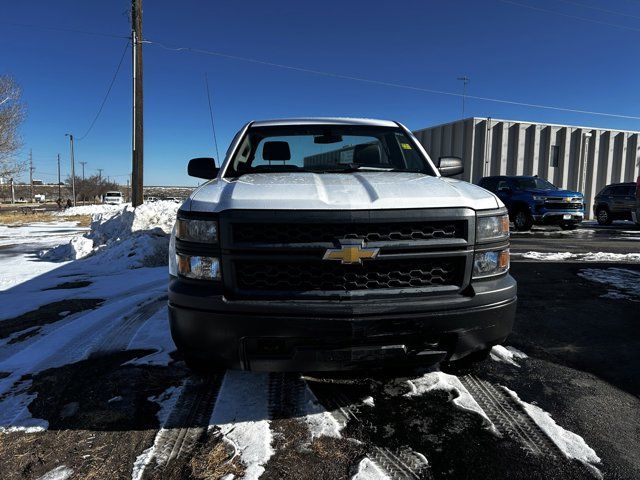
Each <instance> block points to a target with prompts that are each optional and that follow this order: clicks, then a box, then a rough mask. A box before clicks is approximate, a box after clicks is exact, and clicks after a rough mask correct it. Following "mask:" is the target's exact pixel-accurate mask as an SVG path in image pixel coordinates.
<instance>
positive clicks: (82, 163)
mask: <svg viewBox="0 0 640 480" xmlns="http://www.w3.org/2000/svg"><path fill="white" fill-rule="evenodd" d="M86 164H87V162H80V165H82V192H80V195H82V205H84V200H85V197H86V196H87V194H86V191H87V186H86V184H85V183H84V166H85V165H86Z"/></svg>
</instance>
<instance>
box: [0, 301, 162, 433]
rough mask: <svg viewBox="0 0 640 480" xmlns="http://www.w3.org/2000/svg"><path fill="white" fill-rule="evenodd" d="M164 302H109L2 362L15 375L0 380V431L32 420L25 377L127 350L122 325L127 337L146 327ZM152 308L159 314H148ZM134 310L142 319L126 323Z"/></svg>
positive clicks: (126, 340) (135, 318)
mask: <svg viewBox="0 0 640 480" xmlns="http://www.w3.org/2000/svg"><path fill="white" fill-rule="evenodd" d="M163 298H165V293H164V292H161V291H159V292H157V293H156V294H155V295H154V294H150V293H147V292H145V293H144V294H138V295H136V296H135V297H133V298H126V299H118V300H115V301H111V302H106V303H105V304H103V305H102V306H101V307H99V308H97V309H95V310H90V311H89V312H87V313H86V314H85V315H81V316H79V317H77V318H76V319H74V320H73V321H72V322H69V323H67V324H65V325H64V326H62V327H60V328H59V329H57V330H55V331H52V332H50V334H49V335H46V336H44V337H42V338H40V339H39V340H38V341H36V342H33V343H32V344H30V345H28V346H27V347H25V348H24V349H22V350H20V351H18V352H15V353H14V354H13V355H12V356H11V357H9V358H7V359H5V360H3V362H2V363H0V365H2V367H0V370H1V369H2V368H6V370H7V371H12V372H13V373H12V375H10V376H8V377H6V378H4V379H2V380H0V427H10V426H12V425H14V424H15V423H16V421H17V420H18V419H21V418H23V417H24V418H29V415H28V410H27V409H28V406H29V404H30V403H31V400H33V398H32V396H28V395H26V391H27V390H28V389H29V387H30V385H31V381H30V380H26V381H22V380H21V378H22V377H23V375H25V374H32V373H37V372H40V371H42V370H45V369H47V368H53V367H58V366H61V365H67V364H70V363H74V362H77V361H79V360H83V359H85V358H88V357H89V356H92V355H93V354H94V352H95V351H96V348H100V346H103V347H104V346H107V347H108V346H110V345H111V346H118V345H120V344H121V343H123V344H124V346H123V347H122V349H125V348H126V346H127V345H128V342H129V340H130V338H126V339H123V338H119V337H118V335H122V334H123V329H121V325H123V324H126V325H127V326H126V327H125V328H124V334H126V333H127V331H129V330H130V329H133V328H134V327H137V326H138V323H140V322H142V323H144V320H146V318H148V317H146V315H149V316H151V315H152V314H153V313H154V312H155V311H157V309H158V308H157V304H158V302H160V301H161V300H162V299H163ZM162 302H163V303H164V300H162ZM140 305H142V306H143V307H142V309H140ZM153 306H155V307H156V310H154V311H151V312H150V313H149V310H151V309H152V307H153ZM132 309H133V310H134V311H135V312H137V311H138V310H140V311H141V316H138V315H136V314H134V315H131V316H130V317H128V318H127V319H125V320H124V321H123V320H122V318H123V316H125V315H126V314H127V313H129V312H130V311H131V310H132ZM136 309H138V310H136ZM85 318H86V320H85ZM83 320H85V322H83ZM109 320H111V321H109ZM127 320H131V322H129V321H127ZM133 321H135V323H133ZM92 327H93V329H92ZM52 338H53V339H54V340H53V341H52ZM34 352H36V353H34ZM7 402H8V403H7ZM14 404H15V405H14Z"/></svg>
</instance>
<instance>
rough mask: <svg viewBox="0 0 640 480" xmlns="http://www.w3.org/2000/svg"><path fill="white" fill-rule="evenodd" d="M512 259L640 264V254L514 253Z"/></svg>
mask: <svg viewBox="0 0 640 480" xmlns="http://www.w3.org/2000/svg"><path fill="white" fill-rule="evenodd" d="M511 256H512V257H522V258H527V259H530V260H539V261H543V262H557V261H562V260H577V261H579V262H628V263H640V253H611V252H588V253H570V252H525V253H512V254H511Z"/></svg>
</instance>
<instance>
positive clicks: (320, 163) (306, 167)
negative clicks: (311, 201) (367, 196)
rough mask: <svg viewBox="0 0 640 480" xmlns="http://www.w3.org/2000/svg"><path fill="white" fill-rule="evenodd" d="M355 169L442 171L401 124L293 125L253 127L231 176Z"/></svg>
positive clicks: (232, 164) (232, 165)
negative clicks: (423, 152)
mask: <svg viewBox="0 0 640 480" xmlns="http://www.w3.org/2000/svg"><path fill="white" fill-rule="evenodd" d="M353 171H402V172H419V173H424V174H426V175H432V176H435V175H436V174H435V172H434V171H433V169H432V168H431V166H430V164H429V163H428V162H427V160H426V159H425V158H424V156H423V155H422V153H421V152H420V151H419V150H417V149H416V145H415V143H414V141H413V140H412V139H411V138H409V137H408V136H407V135H406V134H405V133H404V131H403V130H402V129H401V128H399V127H398V128H393V127H376V126H357V125H289V126H272V127H254V128H250V129H249V130H248V131H247V134H246V135H245V137H244V138H243V139H242V141H241V142H240V145H239V147H238V149H237V150H236V153H235V155H234V157H233V158H232V159H231V161H230V164H229V168H228V170H227V171H226V173H225V176H226V177H238V176H240V175H244V174H247V173H274V172H313V173H347V172H353Z"/></svg>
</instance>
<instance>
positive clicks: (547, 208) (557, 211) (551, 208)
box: [478, 175, 584, 231]
mask: <svg viewBox="0 0 640 480" xmlns="http://www.w3.org/2000/svg"><path fill="white" fill-rule="evenodd" d="M478 185H480V186H481V187H482V188H486V189H487V190H489V191H490V192H493V193H495V194H496V195H498V197H500V200H502V201H503V202H504V204H505V205H506V206H507V209H508V210H509V217H510V218H511V220H512V221H513V225H514V227H515V229H516V230H519V231H523V230H531V226H532V225H534V224H535V225H559V226H560V227H561V228H562V229H563V230H573V229H575V228H576V227H577V226H578V225H579V224H580V223H581V222H582V220H583V219H584V197H583V195H582V193H580V192H573V191H571V190H562V189H560V188H558V187H556V186H555V185H554V184H552V183H550V182H547V181H546V180H543V179H542V178H538V177H528V176H506V175H500V176H495V177H484V178H481V179H480V181H479V182H478Z"/></svg>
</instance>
